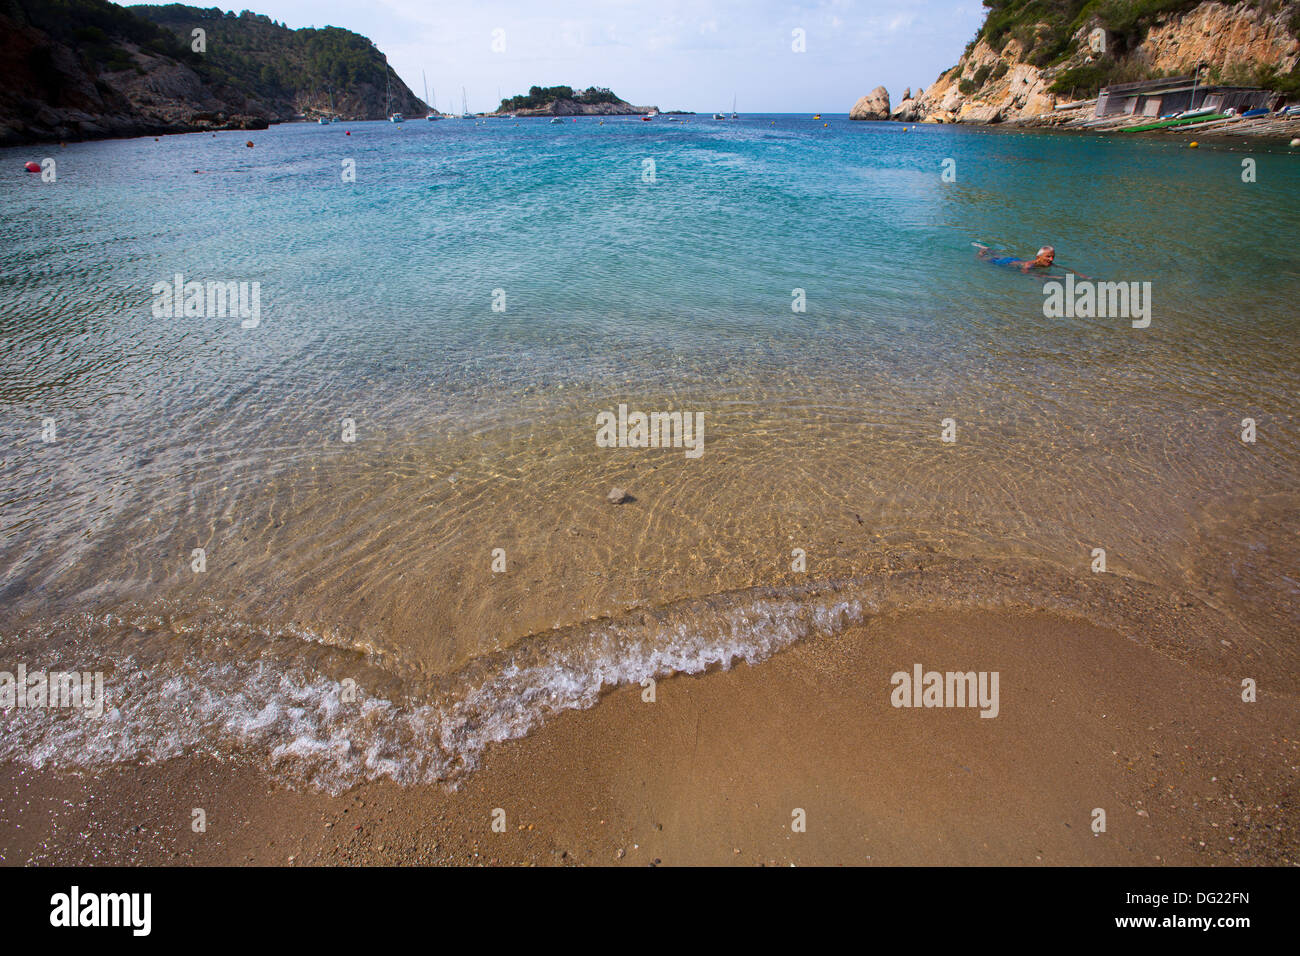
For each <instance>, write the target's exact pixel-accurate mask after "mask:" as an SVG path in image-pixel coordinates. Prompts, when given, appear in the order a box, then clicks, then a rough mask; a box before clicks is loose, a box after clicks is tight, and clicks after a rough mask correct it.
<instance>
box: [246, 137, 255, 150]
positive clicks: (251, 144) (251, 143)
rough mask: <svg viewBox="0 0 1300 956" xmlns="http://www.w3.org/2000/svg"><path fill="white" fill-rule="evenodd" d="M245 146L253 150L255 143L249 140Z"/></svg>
mask: <svg viewBox="0 0 1300 956" xmlns="http://www.w3.org/2000/svg"><path fill="white" fill-rule="evenodd" d="M244 145H245V146H247V147H248V148H249V149H252V148H253V141H252V140H251V139H250V140H249V141H248V142H247V143H245V144H244Z"/></svg>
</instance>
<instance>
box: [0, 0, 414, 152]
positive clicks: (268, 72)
mask: <svg viewBox="0 0 1300 956" xmlns="http://www.w3.org/2000/svg"><path fill="white" fill-rule="evenodd" d="M140 13H145V14H147V15H148V17H149V18H146V17H145V16H141V15H139V14H140ZM195 27H201V28H203V29H204V30H205V31H207V44H206V45H207V50H206V52H203V53H197V52H194V51H193V50H191V48H190V35H191V33H190V31H191V30H192V29H194V28H195ZM182 37H183V38H184V40H183V41H182ZM386 71H387V67H386V63H385V60H384V56H383V54H382V53H380V52H379V51H378V50H377V49H375V47H374V45H373V44H371V43H370V41H369V40H367V39H365V38H364V37H361V36H358V35H357V34H354V33H351V32H349V31H347V30H339V29H337V28H333V27H327V28H325V29H323V30H289V29H287V28H286V27H284V26H281V25H279V24H275V23H273V22H272V21H271V20H269V19H268V18H266V17H261V16H258V15H256V14H251V13H244V14H241V15H239V16H236V15H234V14H223V13H221V12H220V11H219V10H215V9H214V10H200V9H198V8H196V7H182V6H179V5H174V6H170V7H148V8H139V7H136V8H124V7H119V6H117V5H115V4H112V3H109V2H107V0H0V145H14V144H19V143H29V142H39V141H51V140H53V141H58V140H76V139H98V138H103V137H112V136H142V135H160V134H163V133H183V132H193V131H198V130H208V129H265V128H266V127H267V125H268V124H270V123H276V122H281V121H284V120H288V119H292V118H294V117H295V115H301V114H304V113H305V114H308V115H312V113H313V111H322V110H328V106H329V99H330V91H331V89H332V90H333V94H334V100H335V104H336V107H337V111H338V113H339V114H341V115H342V116H344V117H345V118H364V119H382V118H383V117H384V115H385V113H384V93H385V89H384V87H385V82H384V78H385V73H386ZM391 84H392V98H393V108H394V109H396V110H402V111H405V112H409V113H411V114H412V115H423V113H422V111H423V109H424V104H423V103H421V102H420V101H419V99H417V98H416V97H415V96H414V94H412V93H411V91H410V90H409V89H407V87H406V85H405V84H404V83H402V81H401V80H400V79H398V78H397V77H396V75H392V78H391Z"/></svg>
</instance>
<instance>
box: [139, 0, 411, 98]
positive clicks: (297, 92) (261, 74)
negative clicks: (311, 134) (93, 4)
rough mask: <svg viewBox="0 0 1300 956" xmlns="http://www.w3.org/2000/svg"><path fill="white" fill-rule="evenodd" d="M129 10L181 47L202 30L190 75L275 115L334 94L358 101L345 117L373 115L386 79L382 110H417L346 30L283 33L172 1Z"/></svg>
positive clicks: (263, 23) (264, 22) (262, 20)
mask: <svg viewBox="0 0 1300 956" xmlns="http://www.w3.org/2000/svg"><path fill="white" fill-rule="evenodd" d="M130 9H131V11H132V12H133V13H136V14H139V15H140V16H141V17H143V18H145V19H146V20H149V21H151V22H152V23H154V24H157V25H158V26H160V27H163V28H165V29H166V30H167V31H169V32H170V33H171V34H172V35H173V36H175V37H177V38H179V39H182V40H183V41H184V42H185V44H186V49H188V48H189V46H188V45H189V42H190V36H191V31H193V30H194V28H196V27H200V28H202V29H203V30H204V31H205V32H206V34H207V37H206V41H207V50H206V52H205V53H203V54H202V55H201V56H198V57H197V60H198V63H197V65H195V69H196V70H198V72H199V73H200V75H201V76H203V77H204V78H205V79H207V80H210V81H212V82H215V83H219V84H227V85H229V86H233V87H235V88H237V89H239V90H241V91H242V92H244V94H245V95H248V96H251V97H254V98H256V99H258V100H261V101H262V102H264V103H267V104H268V105H271V106H272V107H273V108H274V109H275V110H276V111H277V112H279V113H282V114H291V113H293V112H295V111H296V110H297V108H298V107H299V105H300V104H301V102H302V101H303V100H304V98H309V99H313V100H320V99H321V98H322V97H328V96H330V95H335V96H336V97H337V101H338V103H339V104H340V105H341V103H342V100H343V96H344V95H345V94H355V95H356V98H357V99H359V100H362V101H364V109H363V108H361V107H360V106H357V105H354V107H353V110H352V111H353V112H364V113H366V114H369V115H380V114H382V113H383V112H384V109H385V103H384V102H383V100H384V95H385V92H386V88H387V86H388V82H387V81H388V80H390V79H391V86H392V95H393V99H392V102H391V103H390V104H388V106H389V107H391V108H392V109H397V110H408V111H413V110H417V109H421V108H423V104H422V103H420V101H419V100H417V99H416V98H415V97H414V95H413V94H412V93H411V92H410V91H409V90H408V89H407V87H406V85H405V84H404V83H402V81H401V80H400V79H399V78H398V77H397V75H396V74H395V73H392V71H391V70H390V68H389V66H388V62H387V60H386V59H385V58H384V55H383V54H382V53H381V52H380V51H379V49H378V48H377V47H376V46H375V45H374V43H372V42H371V41H370V40H368V39H367V38H366V37H363V36H361V35H360V34H358V33H353V32H352V31H351V30H345V29H342V28H340V27H331V26H327V27H322V28H320V29H316V28H311V27H306V28H303V29H299V30H291V29H289V28H288V27H286V26H285V25H284V24H282V23H277V22H276V21H274V20H272V19H271V18H270V17H268V16H265V15H263V14H259V13H252V12H251V11H248V10H245V11H243V12H242V13H239V14H236V13H234V12H233V11H227V12H222V10H220V9H219V8H217V7H210V8H206V9H204V8H200V7H191V6H187V5H185V4H180V3H172V4H166V5H162V6H153V5H142V6H136V7H131V8H130ZM189 62H191V65H194V62H193V61H189Z"/></svg>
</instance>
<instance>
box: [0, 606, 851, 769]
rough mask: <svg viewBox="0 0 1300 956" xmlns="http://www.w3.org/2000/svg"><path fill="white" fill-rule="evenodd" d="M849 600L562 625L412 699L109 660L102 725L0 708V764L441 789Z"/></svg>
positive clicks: (287, 676) (843, 609) (267, 670)
mask: <svg viewBox="0 0 1300 956" xmlns="http://www.w3.org/2000/svg"><path fill="white" fill-rule="evenodd" d="M862 616H863V605H862V603H861V601H860V600H857V599H851V598H844V597H843V596H839V595H836V594H834V593H828V594H825V595H821V596H813V597H811V598H809V597H802V596H801V597H798V598H792V597H758V598H755V597H754V596H753V595H737V596H731V597H718V598H711V599H707V600H705V601H701V602H693V603H690V604H687V605H684V606H681V607H678V608H676V609H672V610H669V611H660V612H655V613H653V614H652V613H649V612H646V613H644V614H641V615H638V616H637V618H636V619H635V620H620V621H612V622H604V623H601V624H596V625H590V626H585V627H581V628H571V629H569V630H568V631H567V632H560V633H557V634H555V635H548V636H547V637H546V638H545V639H543V640H542V641H540V643H539V644H537V645H529V646H526V647H521V648H519V649H516V650H515V651H513V652H511V653H508V654H500V655H496V656H495V657H493V658H490V659H486V660H482V661H478V662H476V663H475V664H474V665H473V666H471V667H469V668H467V669H466V671H465V672H463V673H462V674H460V675H457V676H456V677H455V678H454V679H452V680H449V681H447V682H446V686H445V688H443V689H440V690H438V691H436V692H434V693H432V694H431V695H430V696H429V697H428V699H425V700H420V699H419V698H418V696H417V698H416V702H414V703H408V702H401V703H399V702H396V701H394V700H389V699H384V698H381V697H374V696H371V695H369V694H368V693H367V692H366V690H365V688H364V687H363V688H360V693H359V694H358V695H357V698H356V699H355V700H349V699H348V694H347V692H346V688H345V686H344V684H343V683H342V682H340V681H339V680H335V679H333V678H329V677H324V676H321V675H319V674H311V673H309V672H308V671H307V670H306V669H305V668H304V667H302V666H301V665H294V666H289V667H277V666H276V665H275V664H274V663H273V662H271V661H265V660H263V661H254V662H240V663H232V662H223V663H213V662H205V661H204V660H202V659H190V660H187V661H186V662H185V664H184V666H183V667H181V668H180V669H179V670H176V669H169V670H166V671H164V670H160V669H155V668H148V667H144V666H141V665H140V664H139V663H137V661H136V660H135V659H134V658H132V657H124V658H122V659H120V660H116V661H114V662H113V669H112V673H111V676H110V677H109V678H108V679H107V680H106V685H105V691H106V694H107V697H108V704H107V708H106V711H105V715H104V717H103V718H102V719H98V720H91V719H85V718H77V719H59V716H58V715H57V714H55V715H51V714H48V713H33V712H31V711H25V710H24V711H13V712H11V713H9V714H7V715H5V717H4V720H5V730H6V733H5V735H4V739H3V741H0V758H3V759H7V760H16V761H21V762H25V763H28V764H30V765H32V766H36V767H41V766H45V765H56V766H68V765H72V766H86V767H91V766H96V765H102V764H105V763H113V762H119V761H145V762H152V761H158V760H165V759H167V758H170V757H175V756H179V755H180V754H183V753H188V752H194V751H200V752H202V751H216V752H220V753H241V754H246V755H249V756H251V757H253V758H254V759H257V760H261V761H264V762H265V763H266V764H268V765H269V766H271V767H272V768H274V769H275V770H276V771H277V772H281V773H283V774H285V775H286V777H287V778H288V779H290V780H291V781H294V782H299V783H304V784H307V785H309V786H312V787H316V788H320V789H323V790H327V791H330V792H339V791H341V790H344V789H346V788H347V787H349V786H352V785H355V784H357V783H360V782H362V781H366V780H374V779H378V778H390V779H392V780H394V781H397V782H398V783H402V784H411V783H431V782H435V781H454V780H455V779H456V778H457V777H459V776H460V775H462V774H463V773H465V772H467V771H470V770H472V769H474V768H475V767H476V766H477V765H478V762H479V760H480V758H481V756H482V754H483V751H484V750H485V749H486V748H487V747H488V746H489V745H490V744H492V743H496V742H500V741H504V740H509V739H512V738H516V737H520V736H523V735H524V734H526V733H528V732H529V731H530V730H531V729H532V728H534V727H535V726H537V724H538V723H540V722H541V721H543V720H545V719H546V718H547V717H548V716H550V715H553V714H555V713H558V712H560V711H563V710H569V709H574V708H585V707H590V706H591V705H592V704H594V703H596V701H597V700H598V699H599V698H600V694H601V692H602V691H603V690H606V689H608V688H612V687H617V686H619V685H623V684H639V683H641V682H642V681H645V680H646V679H648V678H661V677H664V676H666V675H669V674H673V673H688V674H691V673H699V672H701V671H704V670H706V669H708V668H710V667H722V668H728V667H730V666H731V665H732V663H733V662H735V661H737V660H743V661H746V662H748V663H756V662H758V661H761V660H763V659H764V658H767V657H769V656H771V655H772V654H774V653H775V652H777V651H779V650H781V649H782V648H784V647H788V646H789V645H791V644H793V643H795V642H796V641H799V640H801V639H803V638H805V637H808V636H811V635H814V634H830V633H834V632H835V631H837V630H839V629H840V628H842V627H843V626H845V625H846V624H848V623H851V622H856V621H860V620H861V619H862Z"/></svg>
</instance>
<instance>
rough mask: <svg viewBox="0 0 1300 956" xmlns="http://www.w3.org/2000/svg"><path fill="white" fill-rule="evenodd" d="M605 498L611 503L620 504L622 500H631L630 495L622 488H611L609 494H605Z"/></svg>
mask: <svg viewBox="0 0 1300 956" xmlns="http://www.w3.org/2000/svg"><path fill="white" fill-rule="evenodd" d="M605 500H606V501H608V502H610V503H611V504H616V505H621V504H623V503H624V502H628V501H631V500H632V496H631V495H629V494H628V493H627V492H626V491H625V490H624V489H622V488H611V489H609V494H607V495H606V496H605Z"/></svg>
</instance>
